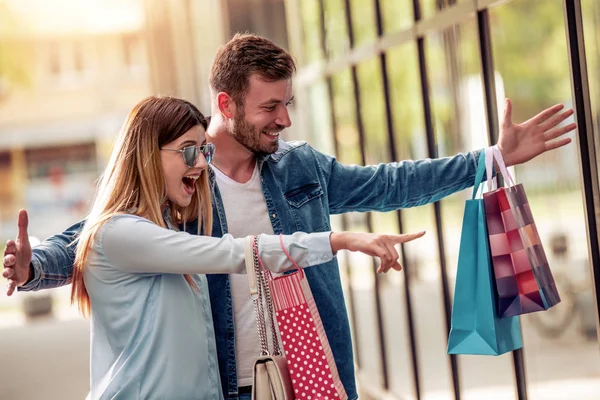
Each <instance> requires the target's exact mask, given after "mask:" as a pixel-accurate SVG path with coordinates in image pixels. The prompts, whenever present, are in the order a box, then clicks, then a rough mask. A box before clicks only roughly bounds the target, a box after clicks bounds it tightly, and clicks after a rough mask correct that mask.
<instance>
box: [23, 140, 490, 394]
mask: <svg viewBox="0 0 600 400" xmlns="http://www.w3.org/2000/svg"><path fill="white" fill-rule="evenodd" d="M478 156H479V151H475V152H471V153H466V154H459V155H456V156H454V157H451V158H450V157H449V158H440V159H434V160H431V159H427V160H421V161H403V162H399V163H390V164H380V165H376V166H366V167H363V166H358V165H344V164H340V163H339V162H337V161H336V160H335V158H333V157H331V156H328V155H325V154H322V153H320V152H318V151H316V150H315V149H313V148H312V147H311V146H309V145H308V144H306V143H304V142H283V141H281V142H280V148H279V150H278V151H277V152H276V153H274V154H271V155H269V156H266V157H264V158H262V159H261V160H260V161H259V168H260V175H261V178H260V179H261V185H262V188H263V192H264V196H265V200H266V203H267V208H268V211H269V215H270V218H271V223H272V224H273V231H274V232H275V233H276V234H279V233H284V234H289V233H293V232H296V231H302V232H322V231H328V230H331V227H330V221H329V216H330V215H331V214H342V213H347V212H366V211H391V210H396V209H400V208H407V207H414V206H419V205H423V204H427V203H431V202H434V201H437V200H440V199H441V198H443V197H445V196H448V195H450V194H452V193H454V192H457V191H459V190H462V189H465V188H467V187H470V186H472V185H473V181H474V177H475V172H476V170H477V160H478ZM211 178H212V179H213V182H214V177H211ZM213 187H214V193H213V213H214V226H213V230H212V235H213V236H222V235H223V234H225V233H226V232H227V221H226V220H225V210H224V209H223V203H222V201H221V197H220V194H219V190H218V187H217V186H216V185H213ZM248 212H253V210H248ZM81 226H82V222H79V223H77V224H75V225H73V226H72V227H70V228H69V229H67V230H66V231H64V232H63V233H62V234H59V235H55V236H52V237H50V238H48V239H47V240H45V241H44V242H43V243H42V244H41V245H39V246H37V247H36V248H35V249H34V250H33V259H32V265H33V267H34V271H35V274H34V278H33V279H32V280H31V281H30V282H29V283H28V284H27V285H25V286H24V287H22V288H21V290H38V289H43V288H52V287H58V286H62V285H66V284H68V283H70V281H71V273H72V265H73V261H74V255H75V254H74V250H75V249H74V247H73V246H69V247H67V246H66V245H67V244H69V243H70V242H71V241H72V240H73V238H74V237H75V235H76V234H77V232H78V231H79V230H80V229H81ZM186 230H187V231H188V232H190V233H195V232H197V222H196V223H188V224H187V227H186ZM257 233H259V232H257ZM306 276H307V278H308V281H309V283H310V287H311V289H312V292H313V295H314V298H315V302H316V304H317V308H318V310H319V313H320V315H321V318H322V320H323V326H324V328H325V332H326V333H327V338H328V339H329V343H330V345H331V349H332V351H333V355H334V357H335V362H336V364H337V368H338V371H339V375H340V378H341V380H342V382H343V384H344V387H345V389H346V392H347V394H348V396H349V398H350V399H355V398H357V392H356V384H355V378H354V360H353V354H352V343H351V338H350V326H349V323H348V315H347V312H346V307H345V303H344V295H343V292H342V285H341V282H340V274H339V268H338V263H337V260H335V259H334V260H333V261H330V262H328V263H325V264H323V265H320V266H318V267H315V268H308V269H307V270H306ZM208 283H209V291H210V300H211V304H212V312H213V319H214V326H215V334H216V341H217V351H218V357H219V370H220V373H221V381H222V384H223V394H224V396H225V397H226V398H231V399H236V398H237V396H238V395H237V373H236V364H235V349H234V326H233V310H232V298H231V287H230V283H229V277H228V275H226V274H223V275H209V276H208ZM257 355H258V354H257Z"/></svg>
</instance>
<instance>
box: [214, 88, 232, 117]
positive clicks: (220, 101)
mask: <svg viewBox="0 0 600 400" xmlns="http://www.w3.org/2000/svg"><path fill="white" fill-rule="evenodd" d="M217 106H218V107H219V111H220V112H221V114H222V115H223V116H224V117H225V118H227V119H229V118H232V116H233V115H234V113H235V106H236V105H235V101H233V99H232V98H231V96H229V95H228V94H227V93H225V92H220V93H219V94H218V95H217Z"/></svg>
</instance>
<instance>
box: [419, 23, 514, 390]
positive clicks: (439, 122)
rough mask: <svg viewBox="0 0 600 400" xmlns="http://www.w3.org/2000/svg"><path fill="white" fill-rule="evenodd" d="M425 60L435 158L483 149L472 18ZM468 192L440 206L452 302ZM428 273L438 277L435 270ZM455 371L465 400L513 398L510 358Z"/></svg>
mask: <svg viewBox="0 0 600 400" xmlns="http://www.w3.org/2000/svg"><path fill="white" fill-rule="evenodd" d="M426 55H427V67H428V73H429V79H430V95H431V105H432V117H433V122H434V128H435V137H436V148H437V152H438V156H439V157H448V156H454V155H456V154H458V153H461V152H462V153H464V152H468V151H471V150H475V149H481V148H483V147H485V146H487V145H488V131H487V124H486V113H485V102H484V96H483V94H484V89H483V86H482V85H483V81H482V77H481V67H480V55H479V43H478V33H477V23H476V21H475V20H474V19H473V20H470V21H469V22H467V23H465V24H462V25H460V26H454V27H452V28H449V29H445V30H443V31H440V32H437V33H435V34H432V35H430V36H428V37H427V41H426ZM472 191H473V189H472V188H469V189H466V190H464V191H462V192H459V193H456V194H453V195H451V196H449V197H447V198H445V199H443V200H442V201H441V217H442V226H443V236H444V246H445V247H444V250H445V255H446V258H445V262H446V269H447V274H448V282H449V286H450V294H451V297H452V298H453V295H454V284H455V282H456V269H457V266H458V253H459V248H460V238H461V230H462V218H463V214H464V207H465V201H466V200H467V199H469V198H471V195H472ZM432 273H435V274H439V270H436V271H432ZM444 350H445V349H444ZM459 366H460V383H461V390H462V392H463V393H465V394H466V395H467V396H469V395H472V396H474V398H489V397H491V395H492V393H497V391H502V396H503V397H502V398H503V399H511V398H514V392H515V390H514V384H513V382H514V378H513V376H514V373H513V367H512V355H511V354H505V355H502V356H500V357H467V356H459ZM491 371H493V373H492V372H491Z"/></svg>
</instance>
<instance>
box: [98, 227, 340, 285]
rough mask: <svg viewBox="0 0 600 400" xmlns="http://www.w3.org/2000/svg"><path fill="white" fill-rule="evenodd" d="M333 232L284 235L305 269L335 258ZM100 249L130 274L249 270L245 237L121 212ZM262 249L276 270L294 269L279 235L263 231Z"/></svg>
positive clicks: (102, 233) (103, 233) (267, 262)
mask: <svg viewBox="0 0 600 400" xmlns="http://www.w3.org/2000/svg"><path fill="white" fill-rule="evenodd" d="M329 236H330V232H321V233H311V234H307V233H302V232H297V233H294V234H292V235H285V236H284V237H283V239H284V244H285V247H286V249H287V251H288V252H289V254H290V255H291V257H292V258H293V259H294V260H295V261H296V262H297V263H298V265H299V266H300V267H302V268H304V267H308V266H311V265H316V264H322V263H325V262H327V261H330V260H331V259H333V253H332V250H331V244H330V241H329ZM96 243H97V244H96V246H98V247H97V250H98V251H99V252H100V253H103V255H104V257H105V258H106V260H107V261H108V262H109V263H110V265H111V266H112V267H114V268H116V269H118V270H120V271H122V272H129V273H150V274H153V273H154V274H159V273H174V274H230V273H236V274H240V273H246V266H245V258H244V243H245V239H244V238H240V239H235V238H233V236H231V235H229V234H227V235H225V236H223V237H222V238H214V237H210V236H197V235H190V234H188V233H186V232H175V231H172V230H169V229H165V228H162V227H160V226H158V225H156V224H154V223H152V222H150V221H148V220H146V219H144V218H141V217H138V216H133V215H119V216H115V217H113V218H111V219H110V220H109V221H107V222H106V223H105V224H104V225H103V226H102V227H101V228H100V230H99V231H98V240H97V241H96ZM259 254H260V256H261V258H262V260H263V262H264V264H265V267H266V268H268V269H270V270H271V271H273V272H284V271H286V270H288V269H291V268H293V265H292V264H291V263H290V261H289V260H288V259H287V257H286V255H285V254H284V252H283V251H282V249H281V245H280V242H279V236H276V235H261V236H260V239H259Z"/></svg>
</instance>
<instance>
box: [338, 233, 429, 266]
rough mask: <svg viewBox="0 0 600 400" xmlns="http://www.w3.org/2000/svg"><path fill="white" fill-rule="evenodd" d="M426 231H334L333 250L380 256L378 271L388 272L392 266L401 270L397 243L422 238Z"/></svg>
mask: <svg viewBox="0 0 600 400" xmlns="http://www.w3.org/2000/svg"><path fill="white" fill-rule="evenodd" d="M424 234H425V231H422V232H419V233H408V234H401V235H381V234H378V233H364V232H333V233H332V234H331V250H332V251H333V252H334V253H337V252H338V250H350V251H360V252H361V253H365V254H367V255H370V256H373V257H379V259H380V260H381V265H380V266H379V268H377V273H381V272H387V271H389V269H390V268H393V269H395V270H396V271H400V270H401V269H402V265H400V263H399V262H398V258H400V255H399V254H398V250H396V247H395V246H396V245H397V244H400V243H406V242H410V241H411V240H415V239H418V238H420V237H421V236H423V235H424Z"/></svg>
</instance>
